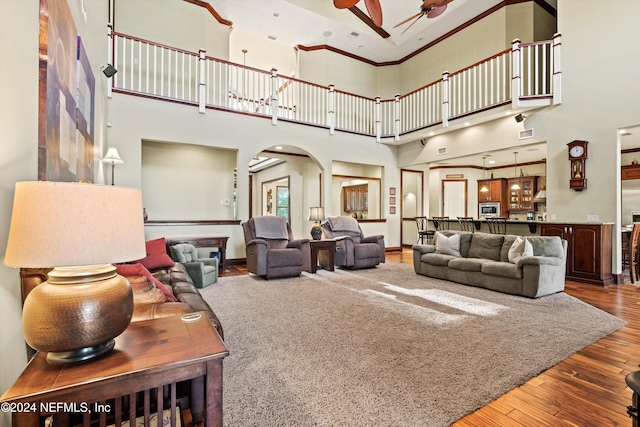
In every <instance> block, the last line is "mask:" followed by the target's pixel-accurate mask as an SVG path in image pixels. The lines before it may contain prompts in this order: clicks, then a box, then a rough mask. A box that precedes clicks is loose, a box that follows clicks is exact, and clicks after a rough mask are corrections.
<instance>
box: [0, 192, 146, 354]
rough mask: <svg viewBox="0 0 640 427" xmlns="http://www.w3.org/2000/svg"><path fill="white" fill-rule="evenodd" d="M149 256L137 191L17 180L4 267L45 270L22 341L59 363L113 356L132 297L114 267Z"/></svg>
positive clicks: (26, 311)
mask: <svg viewBox="0 0 640 427" xmlns="http://www.w3.org/2000/svg"><path fill="white" fill-rule="evenodd" d="M145 255H146V249H145V238H144V223H143V220H142V194H141V191H140V190H139V189H133V188H124V187H115V186H105V185H94V184H78V183H70V182H46V181H39V182H18V183H16V187H15V197H14V202H13V213H12V217H11V226H10V229H9V239H8V242H7V250H6V254H5V258H4V263H5V264H6V265H7V266H9V267H21V268H50V267H54V269H53V270H52V271H51V272H49V273H48V275H49V280H48V281H47V282H44V283H42V284H40V285H38V286H36V287H35V288H34V289H33V290H32V291H31V292H29V294H28V295H27V296H26V298H25V300H24V306H23V312H22V328H23V333H24V338H25V341H26V342H27V344H29V345H30V346H31V347H33V348H35V349H36V350H40V351H46V352H48V354H47V361H48V362H49V363H52V364H63V363H69V362H77V361H82V360H87V359H91V358H93V357H97V356H99V355H101V354H104V353H106V352H108V351H110V350H111V349H112V348H113V347H114V345H115V341H114V338H115V337H116V336H118V335H120V334H121V333H122V332H123V331H124V330H125V329H126V328H127V326H129V322H130V321H131V316H132V313H133V294H132V291H131V286H130V285H129V282H128V281H127V280H126V279H125V278H124V277H122V276H119V275H118V274H117V273H116V268H115V266H113V265H111V263H119V262H126V261H131V260H136V259H141V258H144V257H145Z"/></svg>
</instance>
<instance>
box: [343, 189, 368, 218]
mask: <svg viewBox="0 0 640 427" xmlns="http://www.w3.org/2000/svg"><path fill="white" fill-rule="evenodd" d="M342 190H343V196H344V200H343V202H344V211H345V212H363V211H368V210H369V185H368V184H361V185H350V186H348V187H344V188H343V189H342Z"/></svg>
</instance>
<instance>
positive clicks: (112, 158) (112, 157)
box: [102, 147, 124, 165]
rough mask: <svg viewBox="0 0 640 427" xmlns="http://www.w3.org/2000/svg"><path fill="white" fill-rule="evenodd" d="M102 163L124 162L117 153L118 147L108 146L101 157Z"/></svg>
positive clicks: (115, 163) (119, 163) (117, 163)
mask: <svg viewBox="0 0 640 427" xmlns="http://www.w3.org/2000/svg"><path fill="white" fill-rule="evenodd" d="M102 163H111V164H112V165H121V164H123V163H124V160H122V159H121V158H120V154H118V149H117V148H116V147H109V149H108V150H107V154H105V156H104V158H103V159H102Z"/></svg>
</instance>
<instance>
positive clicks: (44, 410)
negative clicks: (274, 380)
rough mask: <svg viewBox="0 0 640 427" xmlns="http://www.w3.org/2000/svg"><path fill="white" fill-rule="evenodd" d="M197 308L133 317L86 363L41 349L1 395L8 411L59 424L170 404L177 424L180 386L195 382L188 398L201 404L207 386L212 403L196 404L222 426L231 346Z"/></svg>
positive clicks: (21, 424) (143, 413) (16, 422)
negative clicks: (55, 361) (56, 358)
mask: <svg viewBox="0 0 640 427" xmlns="http://www.w3.org/2000/svg"><path fill="white" fill-rule="evenodd" d="M197 314H199V315H200V317H199V319H197V320H184V319H183V317H182V316H171V317H165V318H160V319H153V320H146V321H141V322H135V323H132V324H131V325H130V326H129V328H127V330H126V331H124V332H123V333H122V334H121V335H120V336H118V337H117V338H116V346H115V349H114V350H113V351H111V352H109V353H107V354H106V355H104V356H102V357H99V358H96V359H93V360H89V361H86V362H81V363H70V364H66V365H50V364H49V363H48V362H47V361H46V359H45V357H46V353H45V352H39V353H37V354H36V356H35V357H34V358H33V359H31V361H30V362H29V364H28V365H27V367H26V368H25V370H24V371H23V372H22V374H21V375H20V377H19V378H18V379H17V380H16V382H15V384H14V385H13V386H12V387H11V388H10V389H9V390H7V391H6V392H5V393H4V395H3V396H2V398H1V399H0V401H1V402H2V405H3V410H5V409H9V410H11V412H12V424H13V426H14V427H31V426H41V425H43V423H44V419H46V418H48V417H49V416H53V417H54V423H53V424H54V425H55V426H70V425H83V426H89V425H91V426H98V425H99V426H107V425H111V424H115V425H120V424H119V423H120V422H122V421H124V420H128V419H130V418H140V417H144V418H145V419H146V420H148V419H149V417H150V416H151V415H152V414H153V413H157V414H158V416H161V415H162V413H163V410H164V411H165V412H166V411H167V410H170V413H171V414H172V415H171V417H172V423H171V425H172V426H175V425H176V415H175V414H176V406H178V405H177V403H176V402H177V400H178V398H179V396H177V390H180V389H181V388H185V387H184V386H185V385H186V386H187V387H186V389H187V390H189V387H191V393H190V396H189V397H190V398H189V399H188V400H186V401H187V402H190V403H191V405H192V406H195V405H197V403H194V401H196V402H197V400H198V399H197V398H198V397H197V396H195V397H194V384H199V386H200V387H201V389H200V390H199V394H200V395H201V396H200V397H204V405H203V407H202V408H195V410H197V411H202V412H203V414H202V415H203V416H204V421H205V426H211V427H213V426H216V427H217V426H222V360H223V358H224V357H226V356H227V355H228V354H229V352H228V351H227V349H226V347H225V345H224V343H223V342H222V340H221V339H220V336H219V335H218V333H217V332H216V331H215V330H214V329H213V326H212V325H211V322H210V321H209V320H208V318H207V316H206V314H204V313H197ZM185 316H189V315H185ZM187 380H191V384H188V383H184V381H187ZM196 388H197V387H196ZM195 391H196V392H198V390H195ZM187 393H189V392H187ZM199 403H200V404H202V403H203V402H199ZM184 409H185V408H184V407H183V408H182V410H184ZM190 409H191V410H192V412H193V411H194V408H190ZM156 411H157V412H156ZM145 425H148V424H145Z"/></svg>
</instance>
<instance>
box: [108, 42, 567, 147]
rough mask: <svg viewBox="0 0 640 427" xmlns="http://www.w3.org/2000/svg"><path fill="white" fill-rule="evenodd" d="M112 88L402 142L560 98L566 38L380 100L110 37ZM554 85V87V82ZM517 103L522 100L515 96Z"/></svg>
mask: <svg viewBox="0 0 640 427" xmlns="http://www.w3.org/2000/svg"><path fill="white" fill-rule="evenodd" d="M110 37H111V38H112V40H111V42H112V43H111V45H110V51H111V53H110V54H111V55H112V64H113V65H114V67H115V68H116V69H117V70H118V72H117V73H116V74H115V75H114V76H113V77H112V79H113V80H112V88H111V87H110V90H116V91H119V92H124V93H131V94H136V95H140V96H148V97H154V98H158V99H163V100H168V101H174V102H180V103H184V104H193V105H198V106H199V108H200V112H202V113H204V112H205V111H206V108H215V109H223V110H229V111H233V112H240V113H243V114H251V115H258V116H265V117H271V119H272V122H273V123H274V124H275V123H277V121H278V120H287V121H293V122H298V123H302V124H308V125H313V126H319V127H324V128H328V129H329V130H330V132H332V133H333V132H334V131H335V130H339V131H344V132H351V133H357V134H362V135H370V136H375V137H376V138H377V140H378V141H379V140H380V138H388V137H393V138H395V139H398V138H399V136H400V135H401V134H407V133H411V132H415V131H417V130H421V129H425V128H428V127H431V126H435V125H439V124H441V125H442V126H447V125H448V122H449V120H454V119H456V118H460V117H463V116H468V115H470V114H473V113H477V112H480V111H484V110H487V109H490V108H495V107H497V106H501V105H505V104H508V103H512V104H513V105H514V106H521V105H526V103H527V102H528V103H529V104H528V105H532V104H531V102H532V101H534V102H541V100H543V101H542V102H547V103H550V101H549V100H550V99H554V102H556V103H559V102H560V101H561V98H560V96H559V94H555V97H554V86H555V85H558V81H559V80H558V79H559V76H561V70H560V69H559V54H560V52H559V46H560V40H559V36H556V38H554V40H552V41H544V42H536V43H529V44H520V43H519V42H518V41H517V40H516V41H514V44H513V47H512V49H510V50H506V51H503V52H500V53H498V54H496V55H494V56H492V57H490V58H487V59H485V60H483V61H480V62H479V63H477V64H474V65H472V66H470V67H467V68H465V69H463V70H459V71H455V72H452V73H449V72H445V73H443V77H442V78H441V79H438V80H437V81H435V82H432V83H430V84H428V85H426V86H424V87H421V88H419V89H416V90H414V91H412V92H410V93H407V94H405V95H396V96H395V97H394V98H393V99H386V100H381V99H379V98H368V97H365V96H361V95H356V94H352V93H348V92H344V91H341V90H338V89H337V88H334V87H333V86H330V87H324V86H320V85H317V84H314V83H309V82H305V81H302V80H298V79H295V78H293V77H289V76H284V75H280V74H278V73H277V71H276V70H275V69H274V70H271V71H264V70H258V69H255V68H251V67H246V66H243V65H240V64H235V63H232V62H229V61H224V60H220V59H216V58H211V57H207V56H206V55H205V52H204V51H200V52H198V53H194V52H188V51H185V50H181V49H177V48H173V47H169V46H164V45H161V44H158V43H153V42H150V41H147V40H142V39H139V38H136V37H132V36H128V35H125V34H120V33H115V32H114V33H111V32H110ZM554 81H555V83H554ZM514 97H515V98H514Z"/></svg>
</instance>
